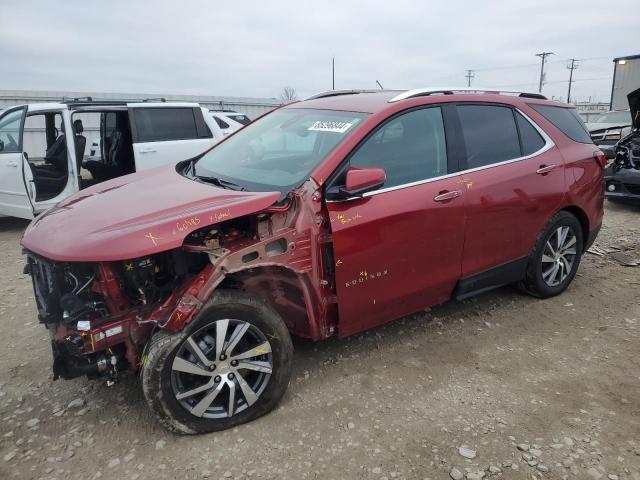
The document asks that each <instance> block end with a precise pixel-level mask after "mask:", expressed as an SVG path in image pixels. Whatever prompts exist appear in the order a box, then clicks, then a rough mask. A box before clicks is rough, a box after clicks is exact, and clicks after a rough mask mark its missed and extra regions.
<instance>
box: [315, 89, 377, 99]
mask: <svg viewBox="0 0 640 480" xmlns="http://www.w3.org/2000/svg"><path fill="white" fill-rule="evenodd" d="M382 91H383V90H328V91H326V92H322V93H318V94H317V95H312V96H310V97H307V98H305V99H304V100H305V101H307V100H316V99H318V98H327V97H337V96H338V95H355V94H356V93H377V92H382Z"/></svg>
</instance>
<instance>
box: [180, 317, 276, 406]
mask: <svg viewBox="0 0 640 480" xmlns="http://www.w3.org/2000/svg"><path fill="white" fill-rule="evenodd" d="M272 371H273V358H272V351H271V344H270V343H269V341H268V340H267V338H266V337H265V335H264V334H263V333H262V332H261V331H260V330H259V329H258V328H257V327H256V326H255V325H253V324H251V323H249V322H245V321H242V320H234V319H221V320H217V321H215V322H212V323H209V324H208V325H206V326H205V327H203V328H201V329H200V330H198V331H197V332H195V333H193V334H191V335H189V337H187V338H186V340H184V341H183V343H182V344H181V345H180V347H179V348H178V351H177V353H176V356H175V358H174V360H173V364H172V366H171V384H172V388H173V392H174V395H175V398H176V400H177V401H178V402H179V403H180V405H182V407H183V408H185V409H186V410H187V411H188V412H189V413H191V414H192V415H195V416H196V417H203V418H225V417H232V416H234V415H237V414H239V413H240V412H242V411H244V410H246V409H247V408H249V407H250V406H251V405H253V404H254V403H255V402H256V401H257V400H258V399H259V398H260V395H261V394H262V393H263V392H264V390H265V388H266V386H267V384H268V383H269V379H270V378H271V373H272Z"/></svg>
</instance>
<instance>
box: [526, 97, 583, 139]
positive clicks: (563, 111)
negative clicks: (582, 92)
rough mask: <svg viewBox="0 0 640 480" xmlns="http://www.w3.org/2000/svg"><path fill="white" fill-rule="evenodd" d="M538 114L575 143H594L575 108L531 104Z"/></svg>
mask: <svg viewBox="0 0 640 480" xmlns="http://www.w3.org/2000/svg"><path fill="white" fill-rule="evenodd" d="M529 106H530V107H531V108H533V109H534V110H535V111H536V112H538V113H539V114H540V115H542V116H543V117H544V118H546V119H547V120H549V121H550V122H551V123H553V124H554V125H555V126H556V127H557V128H558V129H559V130H560V131H561V132H562V133H564V134H565V135H566V136H567V137H569V138H570V139H571V140H573V141H574V142H579V143H593V142H592V141H591V137H590V136H589V132H587V129H586V128H585V126H584V123H582V119H581V118H580V116H579V115H578V114H577V113H576V109H575V108H564V107H553V106H550V105H535V104H529Z"/></svg>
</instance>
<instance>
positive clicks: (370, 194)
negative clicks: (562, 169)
mask: <svg viewBox="0 0 640 480" xmlns="http://www.w3.org/2000/svg"><path fill="white" fill-rule="evenodd" d="M504 106H505V107H508V108H512V109H514V110H515V111H516V112H518V113H519V114H521V115H522V116H523V117H524V118H525V119H526V120H527V121H528V122H529V123H530V124H531V125H533V128H535V129H536V130H537V132H538V133H539V134H540V136H541V137H542V139H543V140H544V142H545V144H544V145H543V146H542V148H541V149H539V150H537V151H535V152H533V153H531V154H529V155H525V156H523V157H518V158H513V159H511V160H504V161H502V162H498V163H491V164H489V165H483V166H482V167H475V168H468V169H467V170H460V171H459V172H454V173H447V174H446V175H440V176H438V177H432V178H426V179H424V180H417V181H415V182H411V183H403V184H402V185H395V186H393V187H388V188H381V189H380V190H374V191H372V192H367V193H364V194H362V196H359V197H349V198H345V199H343V200H326V202H327V203H339V202H349V201H351V200H356V199H359V198H368V197H373V196H375V195H379V194H381V193H387V192H393V191H395V190H402V189H404V188H411V187H415V186H417V185H423V184H425V183H431V182H436V181H438V180H445V179H447V178H452V177H457V176H459V175H463V174H465V173H473V172H479V171H480V170H487V169H489V168H495V167H501V166H502V165H508V164H510V163H515V162H521V161H523V160H529V159H530V158H533V157H536V156H538V155H541V154H543V153H545V152H547V151H549V150H551V149H552V148H553V147H555V146H556V144H555V143H554V141H553V140H551V137H549V135H547V133H546V132H545V131H544V130H543V129H542V128H541V127H540V126H539V125H538V124H537V123H536V122H534V121H533V120H532V119H531V117H529V116H528V115H527V114H526V113H524V112H523V111H522V110H520V109H519V108H517V107H514V106H512V105H507V104H504ZM514 121H515V119H514Z"/></svg>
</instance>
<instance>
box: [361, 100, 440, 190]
mask: <svg viewBox="0 0 640 480" xmlns="http://www.w3.org/2000/svg"><path fill="white" fill-rule="evenodd" d="M349 165H350V166H351V167H377V168H383V169H384V171H385V173H386V181H385V183H384V186H382V187H381V188H389V187H396V186H398V185H404V184H407V183H412V182H418V181H421V180H427V179H429V178H434V177H439V176H441V175H445V174H446V173H447V147H446V142H445V133H444V123H443V120H442V111H441V109H440V108H439V107H428V108H421V109H418V110H413V111H410V112H408V113H404V114H401V115H399V116H397V117H395V118H393V119H391V120H390V121H388V122H386V123H385V124H383V125H382V126H381V127H379V128H378V130H377V131H376V132H375V133H374V134H373V135H372V136H371V137H369V138H368V139H367V140H366V141H365V142H364V143H363V144H362V145H361V146H360V147H359V148H358V150H356V152H355V153H354V154H353V155H352V157H351V159H350V161H349Z"/></svg>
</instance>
